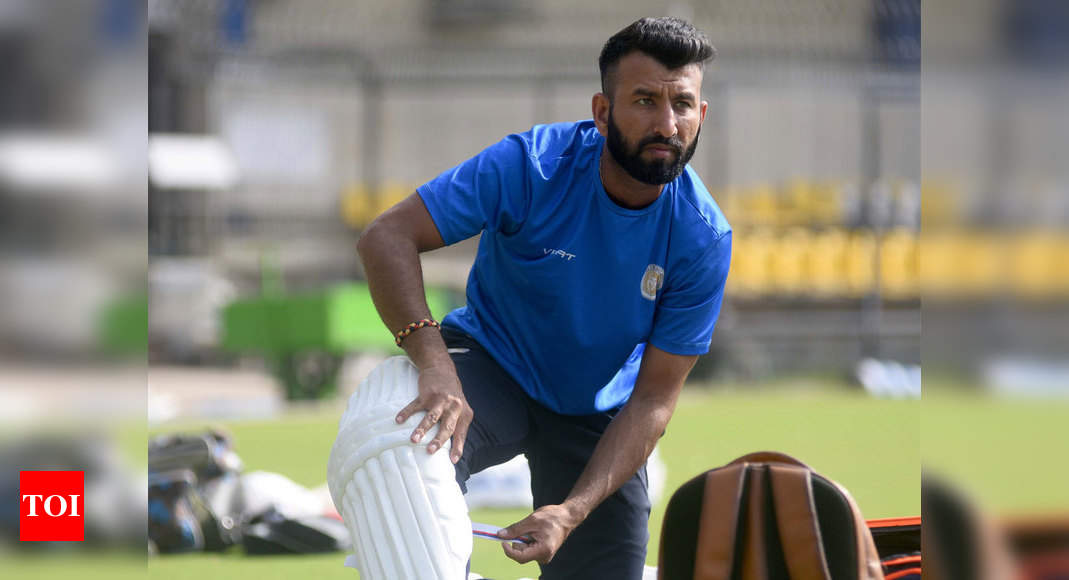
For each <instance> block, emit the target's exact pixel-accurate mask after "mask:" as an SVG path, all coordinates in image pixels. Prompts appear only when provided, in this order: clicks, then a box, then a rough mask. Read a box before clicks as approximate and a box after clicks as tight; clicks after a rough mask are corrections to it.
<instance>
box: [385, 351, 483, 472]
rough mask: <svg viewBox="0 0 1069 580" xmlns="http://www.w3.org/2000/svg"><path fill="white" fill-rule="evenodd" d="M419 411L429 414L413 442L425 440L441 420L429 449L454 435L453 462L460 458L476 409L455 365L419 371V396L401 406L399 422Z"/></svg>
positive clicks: (442, 443) (429, 451)
mask: <svg viewBox="0 0 1069 580" xmlns="http://www.w3.org/2000/svg"><path fill="white" fill-rule="evenodd" d="M419 411H426V412H427V414H426V416H424V417H423V420H422V421H420V423H419V426H417V427H416V430H415V431H413V432H412V438H411V439H412V442H413V443H419V442H420V441H422V440H423V437H424V435H426V434H427V432H428V431H430V430H431V428H432V427H434V424H435V423H438V425H439V426H438V433H437V435H435V436H434V439H432V440H431V442H430V443H429V444H427V452H428V453H434V452H435V451H438V450H439V449H440V448H441V447H442V445H444V444H445V442H446V441H448V440H449V438H450V437H452V439H453V446H452V449H451V453H450V454H449V460H450V461H452V462H453V463H456V462H457V461H460V457H461V455H463V454H464V440H465V439H466V438H467V436H468V427H469V426H470V425H471V420H472V418H473V417H474V412H473V411H472V410H471V407H470V406H469V405H468V400H467V399H465V398H464V390H463V389H462V388H461V386H460V379H459V378H457V371H456V368H455V367H453V366H452V365H448V366H445V365H441V366H434V367H428V368H425V369H422V370H421V371H420V373H419V396H418V397H416V399H415V400H414V401H412V402H411V403H409V404H408V405H406V406H405V408H404V409H401V412H400V413H398V414H397V422H398V423H404V422H405V421H407V420H408V418H409V417H411V416H412V414H413V413H418V412H419Z"/></svg>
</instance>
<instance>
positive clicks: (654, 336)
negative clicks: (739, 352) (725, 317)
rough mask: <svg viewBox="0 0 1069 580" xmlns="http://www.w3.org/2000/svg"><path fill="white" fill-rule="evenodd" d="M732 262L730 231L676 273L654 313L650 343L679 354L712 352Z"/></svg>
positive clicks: (670, 278)
mask: <svg viewBox="0 0 1069 580" xmlns="http://www.w3.org/2000/svg"><path fill="white" fill-rule="evenodd" d="M730 264H731V232H730V231H728V232H726V233H724V234H722V235H721V236H720V237H719V238H717V239H716V240H715V242H714V243H712V244H710V245H709V246H708V247H707V248H706V249H705V250H704V251H702V252H701V253H700V254H699V255H698V256H697V257H696V258H695V259H694V260H691V261H689V262H688V263H686V264H684V265H683V268H682V271H681V272H678V273H676V274H677V275H675V276H673V273H672V272H669V273H668V276H669V281H668V283H667V284H666V285H665V292H664V295H663V296H662V297H661V300H660V302H659V303H658V305H657V311H656V314H655V315H654V321H653V332H652V333H651V335H650V340H649V342H650V344H652V345H654V346H656V347H657V348H659V349H661V350H663V351H666V352H670V353H673V354H680V355H696V354H705V353H707V352H709V344H710V342H711V341H712V337H713V328H714V327H715V326H716V319H717V317H719V316H720V305H721V303H722V302H723V300H724V284H725V282H727V276H728V268H729V266H730Z"/></svg>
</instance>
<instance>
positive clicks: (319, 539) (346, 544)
mask: <svg viewBox="0 0 1069 580" xmlns="http://www.w3.org/2000/svg"><path fill="white" fill-rule="evenodd" d="M241 543H242V545H243V546H244V547H245V552H246V553H247V554H251V555H267V554H318V553H323V552H337V551H340V550H348V549H349V548H350V547H351V545H352V543H351V541H350V539H349V531H348V530H346V529H345V524H343V523H342V522H341V520H338V519H335V518H332V517H329V516H307V517H301V518H296V519H288V518H286V517H285V516H283V515H282V514H280V513H278V512H277V511H275V510H274V509H271V510H268V511H267V512H266V513H265V514H264V515H262V516H260V517H257V518H256V519H255V520H253V521H251V522H249V524H248V525H247V526H246V527H245V530H244V533H243V535H242V540H241Z"/></svg>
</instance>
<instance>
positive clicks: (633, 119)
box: [606, 52, 707, 185]
mask: <svg viewBox="0 0 1069 580" xmlns="http://www.w3.org/2000/svg"><path fill="white" fill-rule="evenodd" d="M701 80H702V72H701V68H699V67H698V65H694V64H692V65H687V66H684V67H682V68H679V69H675V70H669V69H667V68H665V67H664V65H662V64H661V63H659V62H657V61H656V60H655V59H654V58H652V57H650V56H648V55H646V54H643V53H641V52H633V53H631V54H628V55H626V56H624V57H623V58H621V59H620V62H619V63H618V64H617V68H616V71H615V74H614V75H613V81H612V86H611V87H609V88H608V89H609V90H610V91H611V92H612V100H611V104H610V105H609V110H608V121H607V128H606V142H607V144H608V148H609V152H610V153H611V154H612V157H613V159H614V160H616V162H617V163H618V164H620V166H621V167H623V168H624V170H625V171H627V173H628V174H629V175H630V176H631V177H633V178H634V179H635V180H637V181H640V182H642V183H646V184H650V185H663V184H665V183H668V182H670V181H672V180H673V179H675V178H676V177H679V175H680V174H681V173H683V168H684V167H685V166H686V165H687V162H688V161H690V158H691V157H692V156H693V155H694V150H695V149H696V148H697V146H698V135H699V134H700V133H701V123H702V120H703V119H704V117H705V110H706V106H707V104H706V103H704V102H701V101H700V100H699V99H700V96H701Z"/></svg>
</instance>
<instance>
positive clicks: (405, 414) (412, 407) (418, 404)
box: [395, 397, 423, 423]
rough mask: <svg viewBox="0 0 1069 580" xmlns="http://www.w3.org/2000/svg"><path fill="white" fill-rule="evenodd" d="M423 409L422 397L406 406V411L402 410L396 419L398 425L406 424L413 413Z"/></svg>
mask: <svg viewBox="0 0 1069 580" xmlns="http://www.w3.org/2000/svg"><path fill="white" fill-rule="evenodd" d="M422 409H423V399H421V398H420V397H416V398H415V399H413V400H412V402H411V403H409V404H407V405H405V408H404V409H401V410H400V411H399V412H398V413H397V417H395V420H396V421H397V422H398V423H404V422H405V421H408V418H409V417H411V416H412V413H415V412H416V411H420V410H422Z"/></svg>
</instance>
